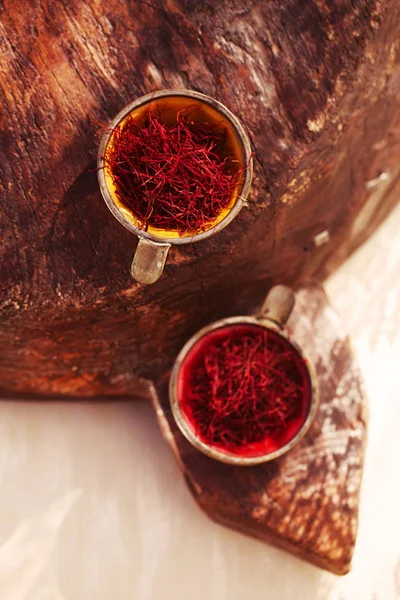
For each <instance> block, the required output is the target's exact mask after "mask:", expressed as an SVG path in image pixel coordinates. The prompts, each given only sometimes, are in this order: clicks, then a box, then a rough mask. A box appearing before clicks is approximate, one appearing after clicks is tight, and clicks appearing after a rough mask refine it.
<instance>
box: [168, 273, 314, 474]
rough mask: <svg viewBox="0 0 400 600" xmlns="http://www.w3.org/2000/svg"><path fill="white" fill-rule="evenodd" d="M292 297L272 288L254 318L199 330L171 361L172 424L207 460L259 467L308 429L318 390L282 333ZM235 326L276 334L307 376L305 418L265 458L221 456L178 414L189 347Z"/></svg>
mask: <svg viewBox="0 0 400 600" xmlns="http://www.w3.org/2000/svg"><path fill="white" fill-rule="evenodd" d="M294 301H295V297H294V293H293V291H292V290H291V289H290V288H288V287H286V286H283V285H277V286H275V287H273V288H272V289H271V290H270V292H269V293H268V295H267V297H266V299H265V302H264V305H263V307H262V309H261V313H260V314H259V315H258V316H256V317H231V318H227V319H220V320H219V321H216V322H215V323H212V324H211V325H207V326H206V327H204V328H203V329H200V331H198V332H197V333H196V334H195V335H194V336H193V337H192V338H190V340H189V341H188V342H187V343H186V344H185V346H184V347H183V348H182V350H181V351H180V353H179V354H178V357H177V359H176V361H175V364H174V367H173V369H172V373H171V377H170V382H169V397H170V403H171V409H172V413H173V416H174V418H175V421H176V423H177V425H178V427H179V429H180V430H181V432H182V433H183V435H184V436H185V437H186V439H187V440H188V441H189V442H190V443H191V444H192V445H193V446H194V447H195V448H197V450H200V451H201V452H203V453H204V454H206V455H207V456H209V457H210V458H214V459H215V460H218V461H220V462H224V463H228V464H233V465H240V466H251V465H256V464H260V463H264V462H267V461H270V460H274V459H275V458H278V457H279V456H282V454H285V453H286V452H288V451H289V450H290V449H291V448H293V446H295V445H296V444H297V442H298V441H299V440H300V439H301V438H302V437H303V436H304V434H305V433H306V432H307V430H308V429H309V427H310V425H311V423H312V421H313V419H314V417H315V414H316V411H317V407H318V402H319V390H318V381H317V377H316V373H315V369H314V366H313V364H312V363H311V361H310V360H309V359H308V358H307V356H306V354H305V352H304V351H303V350H302V349H301V348H300V347H299V346H298V345H297V344H296V342H294V341H293V340H292V339H291V337H290V336H289V335H288V334H287V332H286V331H285V330H284V325H285V324H286V321H287V320H288V318H289V316H290V313H291V312H292V309H293V306H294ZM234 324H235V325H237V324H251V325H257V326H259V327H264V328H265V329H269V330H272V331H274V332H276V333H278V334H279V335H280V336H282V337H284V338H285V339H286V340H287V341H289V342H290V344H291V346H292V347H293V348H294V350H295V351H296V352H297V353H298V354H299V356H300V357H301V358H302V359H303V362H304V364H305V366H306V368H307V371H308V376H309V383H310V385H309V390H310V398H309V409H308V413H307V416H306V418H305V420H304V422H303V424H302V425H301V428H300V430H299V431H298V432H297V434H296V435H295V436H294V437H293V438H291V439H290V440H289V441H288V442H287V443H286V444H285V445H283V446H281V447H280V448H279V449H277V450H275V451H273V452H269V453H268V454H263V455H255V456H239V455H235V454H233V453H228V452H224V451H223V450H221V449H219V448H215V447H212V446H209V445H207V444H206V443H204V442H203V441H202V440H201V439H200V438H199V437H198V436H197V434H196V433H195V431H194V430H193V428H192V427H191V425H190V423H188V421H187V419H186V417H185V415H184V414H183V412H182V410H181V406H180V403H179V398H178V376H179V371H180V369H181V367H182V365H183V363H184V361H185V359H186V357H187V355H188V353H189V351H190V350H191V349H192V347H193V346H194V345H195V344H196V343H197V342H198V341H199V340H200V339H201V338H203V336H207V334H209V333H210V332H212V331H215V330H216V329H219V328H221V327H227V326H229V325H234Z"/></svg>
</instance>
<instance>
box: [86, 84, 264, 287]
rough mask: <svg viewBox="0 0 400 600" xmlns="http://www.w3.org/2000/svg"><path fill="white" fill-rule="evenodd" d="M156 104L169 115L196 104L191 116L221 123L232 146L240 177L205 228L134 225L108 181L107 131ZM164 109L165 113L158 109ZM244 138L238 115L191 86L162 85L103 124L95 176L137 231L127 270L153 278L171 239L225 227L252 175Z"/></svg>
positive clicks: (195, 238)
mask: <svg viewBox="0 0 400 600" xmlns="http://www.w3.org/2000/svg"><path fill="white" fill-rule="evenodd" d="M150 104H151V105H157V104H158V105H159V106H161V107H162V108H169V109H170V110H169V111H168V113H169V115H170V116H169V118H173V117H175V118H176V114H177V112H179V111H180V110H182V109H185V108H188V107H193V105H199V109H198V110H199V113H198V115H197V117H196V118H197V119H199V120H200V121H201V120H203V121H207V122H209V123H220V124H221V127H226V129H227V131H228V140H229V143H230V145H232V147H233V152H234V154H235V158H237V160H238V162H239V168H244V169H245V171H244V174H243V177H242V181H241V183H240V185H239V186H238V189H236V190H235V193H234V195H233V197H232V198H231V201H230V203H229V206H228V208H227V209H224V210H223V211H222V212H221V214H220V215H218V216H217V218H216V219H215V220H214V221H213V222H212V223H210V224H209V226H207V229H206V230H205V231H203V232H201V233H197V234H195V235H192V234H190V233H189V234H188V235H182V236H180V235H179V233H178V232H177V231H172V230H160V229H156V228H154V227H149V228H148V231H144V230H143V229H141V228H140V222H139V221H138V219H137V218H136V217H135V215H134V214H132V212H131V211H129V210H128V209H127V208H126V207H125V206H124V205H123V204H122V203H121V202H120V201H119V199H118V196H117V194H116V187H115V184H114V183H113V179H112V173H111V172H110V170H109V168H108V166H107V164H106V162H105V160H104V156H105V155H106V151H107V149H108V146H109V144H112V140H113V132H112V130H113V129H115V128H116V127H119V126H121V125H123V121H124V119H126V118H127V117H128V116H132V117H133V118H140V117H141V116H142V115H144V114H145V112H146V110H147V109H148V107H149V105H150ZM164 114H167V113H164ZM251 156H252V155H251V147H250V142H249V140H248V137H247V135H246V133H245V132H244V130H243V128H242V126H241V124H240V122H239V120H238V119H237V118H236V117H235V116H234V115H233V114H232V113H231V112H230V110H228V109H227V108H226V106H224V105H223V104H221V103H220V102H218V101H217V100H214V99H213V98H210V97H209V96H206V95H204V94H200V93H199V92H194V91H191V90H162V91H159V92H154V93H151V94H147V95H146V96H142V97H141V98H138V99H137V100H135V101H134V102H131V103H130V104H128V105H127V106H126V107H125V108H124V109H123V110H122V111H121V112H120V113H118V115H117V116H116V117H115V119H114V120H113V121H112V122H111V123H110V126H109V130H108V131H107V132H106V133H105V134H104V136H103V138H102V140H101V143H100V148H99V154H98V161H97V167H98V171H97V172H98V179H99V185H100V190H101V193H102V195H103V198H104V200H105V202H106V204H107V206H108V208H109V209H110V211H111V212H112V214H113V215H114V217H115V218H116V219H118V221H119V222H120V223H122V225H124V227H126V228H127V229H129V231H132V233H135V234H136V235H137V236H138V237H139V243H138V246H137V248H136V252H135V256H134V258H133V262H132V267H131V274H132V277H133V278H134V279H136V281H139V282H140V283H144V284H150V283H154V282H155V281H157V280H158V279H159V277H160V276H161V274H162V272H163V269H164V265H165V261H166V259H167V255H168V250H169V249H170V247H171V245H175V244H176V245H180V244H191V243H193V242H199V241H201V240H204V239H206V238H208V237H210V236H211V235H214V234H216V233H217V232H218V231H221V229H223V228H224V227H226V226H227V225H228V224H229V223H230V222H231V221H232V220H233V219H234V218H235V217H236V216H237V215H238V213H239V211H240V209H241V208H242V206H243V203H244V201H245V200H246V197H247V195H248V193H249V190H250V184H251V179H252V173H253V168H252V158H251Z"/></svg>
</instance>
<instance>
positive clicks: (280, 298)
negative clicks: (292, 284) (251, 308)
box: [259, 285, 295, 328]
mask: <svg viewBox="0 0 400 600" xmlns="http://www.w3.org/2000/svg"><path fill="white" fill-rule="evenodd" d="M294 302H295V296H294V292H293V290H292V289H291V288H289V287H287V286H286V285H275V286H274V287H273V288H271V289H270V291H269V292H268V294H267V297H266V298H265V300H264V304H263V305H262V308H261V313H260V315H259V319H267V320H268V321H273V322H274V323H276V324H277V325H279V327H281V328H283V327H284V325H285V323H286V322H287V320H288V318H289V317H290V313H291V312H292V310H293V306H294Z"/></svg>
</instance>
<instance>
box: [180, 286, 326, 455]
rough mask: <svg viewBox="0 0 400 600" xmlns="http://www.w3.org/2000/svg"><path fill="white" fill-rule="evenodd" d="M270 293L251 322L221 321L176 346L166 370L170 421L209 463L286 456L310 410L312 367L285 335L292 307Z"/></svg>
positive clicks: (313, 404) (284, 292)
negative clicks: (177, 350)
mask: <svg viewBox="0 0 400 600" xmlns="http://www.w3.org/2000/svg"><path fill="white" fill-rule="evenodd" d="M294 300H295V298H294V293H293V292H292V290H291V289H290V288H287V287H286V286H282V285H278V286H275V287H273V288H272V289H271V290H270V292H269V294H268V296H267V298H266V300H265V302H264V305H263V307H262V310H261V312H260V314H259V315H258V316H254V317H244V316H243V317H232V318H226V319H221V320H219V321H216V322H215V323H212V324H211V325H208V326H207V327H204V328H203V329H201V330H200V331H199V332H198V333H196V334H195V335H194V336H193V337H192V338H191V339H190V340H189V341H188V342H187V343H186V344H185V346H184V347H183V348H182V350H181V352H180V353H179V355H178V357H177V359H176V362H175V364H174V367H173V369H172V372H171V377H170V382H169V396H170V403H171V409H172V414H173V416H174V419H175V421H176V423H177V425H178V427H179V429H180V430H181V432H182V433H183V435H184V436H185V437H186V439H187V440H188V441H189V442H190V443H191V444H192V445H193V446H194V447H195V448H197V449H198V450H200V451H201V452H203V453H204V454H206V455H208V456H209V457H211V458H213V459H215V460H219V461H221V462H224V463H229V464H234V465H243V466H250V465H256V464H259V463H263V462H267V461H270V460H273V459H276V458H278V457H279V456H282V455H283V454H285V453H286V452H288V451H289V450H290V449H291V448H293V446H295V444H297V442H298V441H299V440H300V439H301V438H302V437H303V436H304V434H305V433H306V432H307V430H308V429H309V427H310V425H311V423H312V421H313V419H314V417H315V414H316V411H317V406H318V384H317V378H316V374H315V370H314V367H313V365H312V362H311V361H310V360H309V358H308V357H307V355H306V354H305V352H304V351H303V350H302V349H301V348H300V347H299V346H298V345H297V344H296V342H295V341H294V340H293V339H292V338H291V337H290V335H289V334H288V333H287V331H286V330H285V327H284V326H285V324H286V321H287V320H288V318H289V316H290V313H291V311H292V309H293V305H294Z"/></svg>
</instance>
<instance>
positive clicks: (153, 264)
mask: <svg viewBox="0 0 400 600" xmlns="http://www.w3.org/2000/svg"><path fill="white" fill-rule="evenodd" d="M170 248H171V244H160V243H157V242H152V241H150V240H146V239H145V238H139V243H138V245H137V248H136V252H135V256H134V257H133V261H132V266H131V275H132V277H133V279H136V281H138V282H139V283H144V284H147V285H148V284H150V283H155V282H156V281H157V279H159V278H160V277H161V275H162V272H163V270H164V265H165V261H166V259H167V255H168V250H169V249H170Z"/></svg>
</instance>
